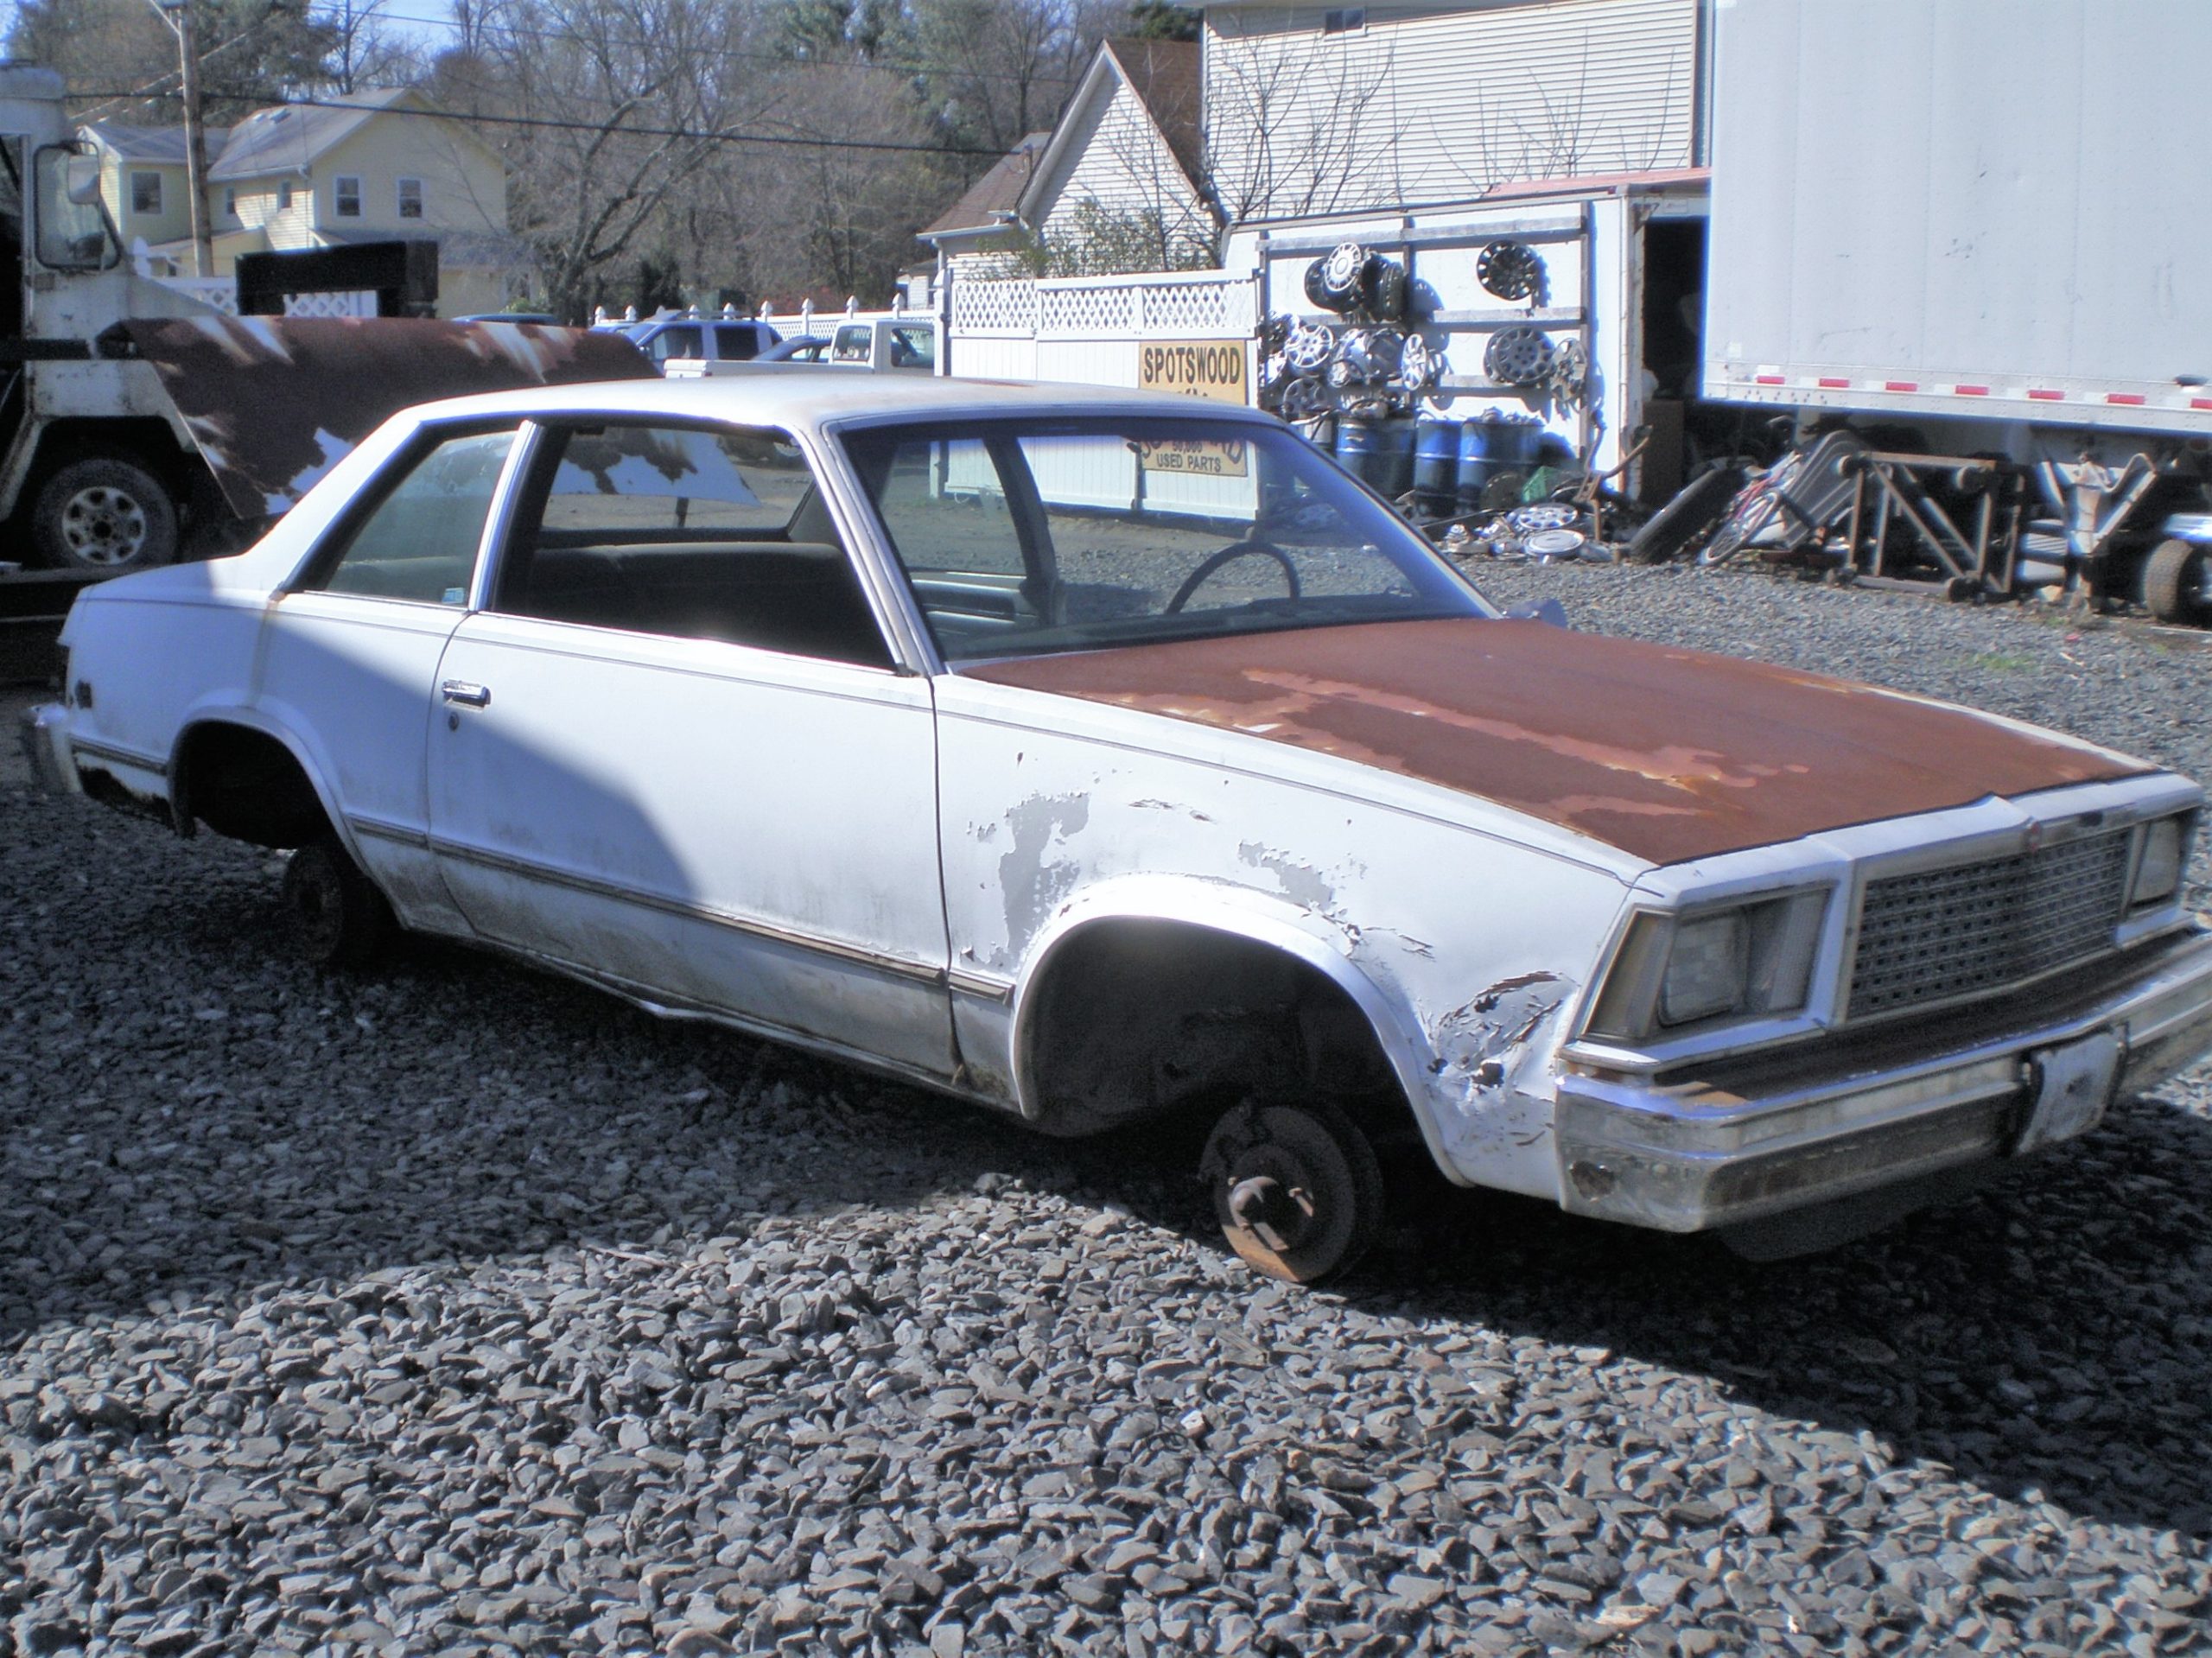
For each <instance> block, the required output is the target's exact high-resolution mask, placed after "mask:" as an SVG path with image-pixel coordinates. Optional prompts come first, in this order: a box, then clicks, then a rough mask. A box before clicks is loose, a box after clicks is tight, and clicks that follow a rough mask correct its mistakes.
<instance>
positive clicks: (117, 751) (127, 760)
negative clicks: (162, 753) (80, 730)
mask: <svg viewBox="0 0 2212 1658" xmlns="http://www.w3.org/2000/svg"><path fill="white" fill-rule="evenodd" d="M69 746H70V747H72V748H73V749H74V750H76V752H77V753H79V754H83V755H86V756H88V757H89V758H91V759H96V760H113V761H114V762H115V763H116V764H117V765H128V766H130V768H131V769H132V770H134V771H138V772H151V773H152V774H153V775H154V776H156V777H157V778H165V777H167V776H168V774H169V763H168V761H167V760H165V759H153V758H152V757H150V756H149V755H145V754H142V753H138V752H137V750H136V749H130V748H125V747H124V746H121V745H120V744H118V743H104V742H101V741H100V740H99V739H98V738H94V737H79V736H78V735H77V734H75V733H74V732H72V733H70V734H69Z"/></svg>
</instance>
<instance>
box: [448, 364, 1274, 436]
mask: <svg viewBox="0 0 2212 1658" xmlns="http://www.w3.org/2000/svg"><path fill="white" fill-rule="evenodd" d="M1106 410H1125V411H1129V412H1136V413H1143V414H1147V415H1155V416H1186V417H1188V416H1218V417H1222V418H1227V419H1242V420H1249V421H1253V422H1259V423H1262V424H1264V425H1268V426H1272V427H1278V428H1279V427H1280V425H1281V422H1278V421H1276V420H1275V419H1274V416H1269V415H1264V414H1262V413H1261V412H1260V411H1259V410H1254V409H1248V408H1246V407H1244V406H1243V405H1242V404H1235V403H1215V402H1211V401H1210V400H1200V399H1197V398H1193V397H1178V396H1172V395H1163V394H1161V393H1159V392H1145V391H1125V390H1122V389H1121V388H1119V387H1115V386H1095V385H1076V384H1068V383H1065V382H1060V381H1037V380H969V379H959V378H953V377H951V376H947V375H916V374H906V375H891V374H868V375H856V374H855V373H854V372H853V371H852V370H851V368H850V367H843V368H832V367H829V366H827V365H813V364H796V363H795V364H791V365H787V366H784V367H779V368H777V369H772V370H763V371H762V372H759V373H756V374H729V375H721V376H712V377H702V378H697V379H691V378H684V379H670V380H664V379H660V378H651V379H645V378H640V379H635V380H602V381H592V382H587V383H585V384H577V385H555V386H531V387H528V388H526V389H524V390H522V391H493V392H485V393H480V394H479V395H477V396H474V397H453V398H448V399H446V400H444V401H442V402H439V403H425V404H423V405H422V406H421V407H419V408H417V409H416V410H412V411H411V413H412V414H413V415H414V416H415V417H416V418H417V419H421V420H452V419H458V418H470V417H481V416H487V415H518V416H533V415H571V414H582V415H663V416H680V417H683V418H688V419H691V420H712V421H726V422H729V423H731V424H733V425H739V426H781V427H785V428H799V427H821V426H827V425H830V424H833V423H835V422H841V421H846V420H855V419H861V418H867V417H869V416H929V415H946V416H957V417H962V418H967V419H975V418H978V417H981V416H989V415H1014V416H1020V415H1030V416H1055V415H1062V416H1064V415H1080V414H1088V413H1102V412H1104V411H1106Z"/></svg>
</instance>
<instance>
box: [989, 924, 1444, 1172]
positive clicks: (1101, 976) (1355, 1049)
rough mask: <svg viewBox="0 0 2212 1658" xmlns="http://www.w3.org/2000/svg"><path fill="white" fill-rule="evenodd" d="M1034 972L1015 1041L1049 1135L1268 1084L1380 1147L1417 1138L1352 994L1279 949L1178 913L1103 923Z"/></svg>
mask: <svg viewBox="0 0 2212 1658" xmlns="http://www.w3.org/2000/svg"><path fill="white" fill-rule="evenodd" d="M1042 973H1043V975H1044V976H1043V977H1042V979H1041V980H1040V981H1039V984H1038V986H1037V988H1036V990H1035V991H1034V992H1033V996H1034V1001H1033V1003H1032V1004H1031V1007H1030V1008H1029V1010H1028V1012H1027V1013H1026V1014H1025V1016H1024V1019H1023V1021H1022V1029H1021V1032H1020V1043H1021V1048H1022V1056H1023V1060H1024V1064H1023V1072H1024V1075H1025V1077H1026V1079H1027V1085H1028V1088H1029V1089H1030V1090H1031V1091H1032V1093H1033V1096H1034V1114H1035V1116H1036V1120H1037V1124H1038V1127H1039V1128H1042V1129H1044V1130H1045V1131H1046V1132H1047V1133H1049V1134H1091V1133H1096V1132H1099V1131H1102V1130H1104V1129H1108V1128H1115V1127H1116V1126H1118V1125H1120V1124H1122V1123H1124V1122H1129V1121H1135V1120H1137V1119H1139V1118H1141V1117H1147V1116H1153V1115H1160V1114H1162V1113H1166V1112H1172V1111H1174V1110H1177V1109H1191V1110H1216V1109H1222V1108H1224V1107H1226V1106H1229V1105H1232V1104H1235V1103H1236V1102H1238V1101H1239V1100H1242V1099H1246V1098H1249V1097H1253V1096H1255V1095H1259V1094H1262V1093H1267V1092H1274V1093H1275V1094H1276V1095H1278V1096H1284V1095H1288V1096H1305V1097H1309V1098H1319V1099H1325V1100H1327V1101H1329V1102H1332V1103H1333V1104H1335V1105H1336V1106H1337V1107H1338V1109H1342V1110H1343V1111H1344V1112H1345V1113H1346V1115H1350V1116H1351V1117H1352V1118H1353V1119H1354V1120H1355V1121H1357V1122H1358V1123H1359V1125H1360V1127H1361V1128H1363V1129H1364V1130H1365V1131H1366V1132H1367V1133H1368V1134H1369V1135H1370V1137H1371V1138H1373V1139H1374V1140H1376V1142H1377V1143H1378V1144H1394V1143H1405V1142H1408V1141H1411V1142H1414V1143H1418V1141H1419V1140H1420V1138H1421V1132H1420V1128H1419V1125H1418V1124H1417V1123H1416V1122H1415V1121H1414V1116H1413V1113H1412V1111H1411V1109H1409V1108H1408V1104H1407V1102H1406V1098H1405V1095H1404V1092H1403V1090H1402V1089H1401V1087H1400V1086H1399V1083H1398V1080H1397V1077H1396V1076H1395V1073H1394V1072H1393V1071H1392V1070H1391V1067H1390V1064H1389V1059H1388V1058H1387V1057H1386V1056H1385V1055H1384V1053H1383V1046H1382V1044H1381V1042H1380V1041H1379V1040H1377V1039H1376V1033H1375V1029H1374V1027H1373V1026H1372V1025H1370V1023H1369V1022H1368V1019H1367V1016H1366V1015H1365V1014H1364V1013H1363V1012H1361V1010H1360V1008H1359V1006H1358V1004H1357V1003H1356V1002H1355V1001H1353V1000H1352V999H1351V996H1350V995H1349V994H1346V993H1345V991H1344V988H1342V987H1341V986H1340V985H1338V983H1336V981H1333V980H1332V979H1331V978H1330V977H1329V976H1328V975H1326V974H1325V973H1323V972H1321V971H1320V970H1319V969H1317V968H1315V967H1313V966H1312V965H1310V964H1308V963H1307V962H1302V961H1300V960H1299V959H1298V958H1297V957H1296V956H1291V955H1289V954H1287V953H1286V952H1285V951H1283V950H1278V949H1275V948H1274V947H1273V946H1271V945H1268V944H1265V943H1260V942H1258V941H1256V940H1254V939H1250V938H1246V937H1242V936H1240V935H1238V934H1235V933H1230V932H1224V931H1217V930H1216V929H1213V928H1211V927H1205V926H1198V925H1193V924H1189V923H1184V922H1173V921H1151V920H1117V921H1103V922H1098V923H1095V924H1092V925H1090V926H1089V927H1086V928H1084V930H1083V931H1081V932H1079V933H1077V934H1076V935H1075V936H1074V937H1071V938H1070V939H1068V940H1067V941H1065V943H1061V944H1060V945H1059V946H1058V947H1057V948H1056V949H1055V950H1053V952H1052V956H1051V957H1050V958H1049V959H1048V960H1047V961H1046V963H1045V964H1044V967H1043V969H1042Z"/></svg>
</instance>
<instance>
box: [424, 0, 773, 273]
mask: <svg viewBox="0 0 2212 1658" xmlns="http://www.w3.org/2000/svg"><path fill="white" fill-rule="evenodd" d="M751 22H752V13H751V11H750V10H748V9H747V8H744V7H742V6H741V5H740V4H737V3H734V0H508V3H507V4H506V5H505V6H504V7H503V8H501V9H500V10H498V11H497V12H489V11H486V10H479V12H478V13H477V15H476V17H475V19H474V20H473V23H472V26H473V28H474V30H475V32H476V37H477V40H478V42H479V44H478V46H477V48H476V51H475V53H474V54H473V56H472V57H471V58H470V59H468V60H467V61H466V62H461V63H454V62H448V63H445V64H442V66H441V68H442V72H443V74H442V79H443V80H444V82H445V84H447V85H448V86H452V87H453V88H454V90H455V91H457V92H463V93H464V95H473V97H474V99H475V102H476V105H477V106H478V108H479V109H480V111H481V112H482V113H485V114H487V115H493V116H518V117H521V118H524V120H527V121H534V122H543V123H546V124H543V125H531V126H516V127H505V128H498V127H493V128H491V129H490V130H496V131H499V133H500V134H501V136H502V137H503V139H504V141H505V142H504V148H505V152H506V156H507V161H508V163H509V167H510V169H511V178H512V202H511V214H512V220H513V223H514V226H515V228H516V230H517V231H518V232H520V233H521V234H522V235H523V236H524V237H526V238H528V239H529V240H530V241H531V244H532V245H534V247H535V248H536V251H537V262H538V268H539V277H540V281H541V283H542V284H543V294H544V298H545V302H546V303H547V305H548V306H549V308H551V309H553V310H556V311H557V312H560V313H562V314H568V315H581V314H583V313H584V312H585V311H586V310H588V308H589V307H590V306H591V304H592V303H593V302H594V300H596V299H598V298H601V296H603V295H604V294H605V292H606V291H607V288H608V285H609V283H610V282H611V281H612V280H613V278H614V277H615V276H617V275H618V274H619V273H620V272H621V271H622V270H624V269H625V268H626V266H631V265H634V264H635V262H636V259H637V257H638V256H639V252H640V251H641V250H645V249H648V248H654V247H656V245H657V244H658V242H659V241H661V240H663V239H664V238H665V235H666V232H667V231H668V228H669V226H670V223H671V218H670V215H671V213H678V214H680V213H681V211H682V210H683V209H684V208H685V207H686V206H689V205H690V204H689V201H688V193H690V192H691V191H692V190H693V189H694V188H695V187H696V184H697V181H698V180H699V178H700V176H701V175H702V171H703V170H704V169H705V168H707V167H708V165H709V162H711V161H713V160H714V159H715V157H716V156H718V155H719V154H720V153H721V150H722V149H723V148H724V146H725V144H726V143H728V141H729V140H730V139H731V138H733V137H736V136H738V135H740V134H741V133H743V132H745V131H746V130H748V129H749V128H751V127H752V125H753V124H754V123H756V122H758V121H759V120H760V118H762V117H763V116H765V115H766V114H767V113H768V112H769V111H770V110H771V109H772V105H773V95H772V92H769V91H766V90H765V89H764V88H762V87H761V86H758V85H756V84H755V81H754V78H753V77H751V76H750V75H749V74H748V70H749V68H750V60H751V59H752V57H753V45H754V42H753V39H752V31H751V27H750V25H751Z"/></svg>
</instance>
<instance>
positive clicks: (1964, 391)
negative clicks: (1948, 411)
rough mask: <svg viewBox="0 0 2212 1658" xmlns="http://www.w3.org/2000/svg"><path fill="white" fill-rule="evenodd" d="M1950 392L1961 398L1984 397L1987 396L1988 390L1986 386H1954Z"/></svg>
mask: <svg viewBox="0 0 2212 1658" xmlns="http://www.w3.org/2000/svg"><path fill="white" fill-rule="evenodd" d="M1951 390H1952V391H1955V392H1957V393H1958V394H1959V395H1960V396H1961V397H1987V396H1988V395H1989V388H1988V387H1987V386H1986V385H1955V386H1953V387H1952V388H1951Z"/></svg>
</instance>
